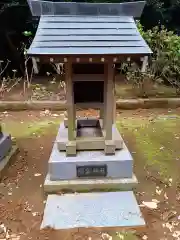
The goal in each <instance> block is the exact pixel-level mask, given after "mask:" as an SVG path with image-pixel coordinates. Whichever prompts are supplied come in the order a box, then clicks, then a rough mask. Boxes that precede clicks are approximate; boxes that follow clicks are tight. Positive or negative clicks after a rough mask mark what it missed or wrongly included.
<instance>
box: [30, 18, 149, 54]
mask: <svg viewBox="0 0 180 240" xmlns="http://www.w3.org/2000/svg"><path fill="white" fill-rule="evenodd" d="M151 53H152V52H151V50H150V48H149V47H148V45H147V44H146V42H145V41H144V39H143V38H142V37H141V35H140V33H139V31H138V29H137V26H136V24H135V21H134V19H133V17H128V16H121V17H117V16H81V15H79V16H41V18H40V22H39V26H38V29H37V32H36V36H35V38H34V40H33V42H32V45H31V46H30V48H29V50H28V54H29V55H103V54H111V55H120V54H128V55H134V54H140V55H148V54H151Z"/></svg>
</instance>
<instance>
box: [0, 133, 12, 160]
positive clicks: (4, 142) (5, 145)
mask: <svg viewBox="0 0 180 240" xmlns="http://www.w3.org/2000/svg"><path fill="white" fill-rule="evenodd" d="M11 147H12V140H11V135H9V134H3V135H2V137H1V138H0V162H1V161H2V159H4V157H5V156H6V155H7V154H8V152H9V150H10V149H11Z"/></svg>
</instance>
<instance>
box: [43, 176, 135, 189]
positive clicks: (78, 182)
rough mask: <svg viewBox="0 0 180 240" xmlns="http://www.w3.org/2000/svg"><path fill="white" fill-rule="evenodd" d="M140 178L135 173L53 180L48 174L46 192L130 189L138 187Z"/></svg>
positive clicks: (45, 184) (45, 185)
mask: <svg viewBox="0 0 180 240" xmlns="http://www.w3.org/2000/svg"><path fill="white" fill-rule="evenodd" d="M137 184H138V180H137V178H136V176H135V175H133V176H132V178H116V179H112V178H103V179H93V178H89V179H75V180H58V181H51V180H50V175H49V174H47V176H46V179H45V182H44V191H45V192H46V193H58V192H62V191H63V192H66V191H68V192H69V191H70V192H87V191H91V192H93V191H129V190H132V189H133V188H135V187H136V185H137Z"/></svg>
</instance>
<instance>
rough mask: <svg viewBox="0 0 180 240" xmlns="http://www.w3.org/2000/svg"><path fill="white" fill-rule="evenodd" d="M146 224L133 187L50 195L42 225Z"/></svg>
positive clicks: (114, 227)
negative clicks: (119, 190)
mask: <svg viewBox="0 0 180 240" xmlns="http://www.w3.org/2000/svg"><path fill="white" fill-rule="evenodd" d="M144 226H145V221H144V219H143V217H142V214H141V211H140V208H139V206H138V204H137V201H136V198H135V196H134V194H133V192H132V191H128V192H104V193H80V194H65V195H61V196H60V195H49V196H48V198H47V202H46V207H45V211H44V216H43V221H42V224H41V229H43V228H47V227H50V228H53V229H56V230H68V229H69V230H70V229H71V230H75V231H76V230H77V229H79V228H91V229H92V228H93V229H95V230H104V231H107V230H116V231H119V230H122V229H129V228H132V229H136V228H140V227H144Z"/></svg>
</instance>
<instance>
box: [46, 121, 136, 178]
mask: <svg viewBox="0 0 180 240" xmlns="http://www.w3.org/2000/svg"><path fill="white" fill-rule="evenodd" d="M61 125H62V124H61ZM60 133H61V131H60V130H59V131H58V134H57V137H56V140H55V142H54V146H53V149H52V152H51V155H50V159H49V172H48V173H49V175H50V180H52V181H55V180H73V179H77V169H76V168H77V167H78V166H89V165H93V166H99V165H104V164H105V165H107V177H108V178H132V173H133V158H132V156H131V154H130V152H129V150H128V148H127V146H126V145H125V143H124V141H123V149H121V150H116V152H115V155H105V154H104V151H78V152H77V155H76V156H69V157H67V156H66V152H65V151H64V152H63V151H61V152H60V151H59V149H58V140H59V138H60ZM121 139H122V138H121Z"/></svg>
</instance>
